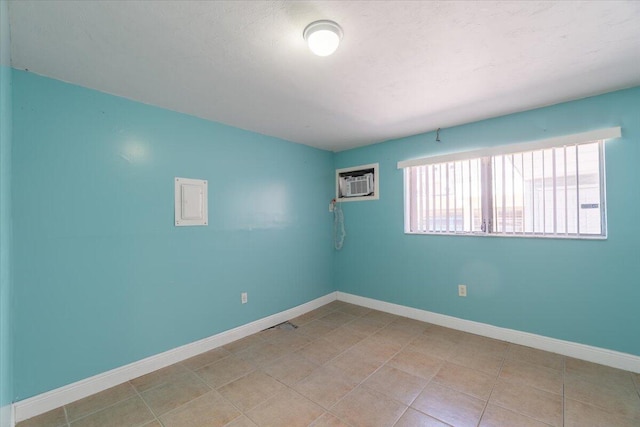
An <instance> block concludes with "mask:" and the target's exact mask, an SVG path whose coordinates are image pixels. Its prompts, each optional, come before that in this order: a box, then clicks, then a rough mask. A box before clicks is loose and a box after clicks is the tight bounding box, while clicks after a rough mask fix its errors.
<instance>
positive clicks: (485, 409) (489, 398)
mask: <svg viewBox="0 0 640 427" xmlns="http://www.w3.org/2000/svg"><path fill="white" fill-rule="evenodd" d="M506 360H507V359H506V358H504V359H502V363H501V364H500V369H499V370H498V375H496V376H495V378H494V379H493V385H492V386H491V391H490V392H489V396H488V397H487V401H486V402H485V403H484V408H482V412H481V413H480V418H478V423H477V424H476V425H477V426H480V423H481V422H482V418H483V417H484V414H485V412H486V411H487V407H488V406H489V402H491V397H492V396H493V392H494V391H495V389H496V385H497V384H498V381H499V379H500V375H501V374H502V368H504V364H505V361H506ZM505 409H506V408H505Z"/></svg>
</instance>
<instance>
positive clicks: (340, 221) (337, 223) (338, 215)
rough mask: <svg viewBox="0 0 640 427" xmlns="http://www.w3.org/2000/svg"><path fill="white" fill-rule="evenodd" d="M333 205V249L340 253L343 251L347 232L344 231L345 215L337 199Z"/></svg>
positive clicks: (333, 201)
mask: <svg viewBox="0 0 640 427" xmlns="http://www.w3.org/2000/svg"><path fill="white" fill-rule="evenodd" d="M331 203H332V204H333V247H334V248H336V250H338V251H339V250H340V249H342V245H343V244H344V238H345V236H346V235H347V232H346V231H345V230H344V214H343V213H342V208H341V207H340V203H338V202H336V200H335V199H333V200H332V201H331Z"/></svg>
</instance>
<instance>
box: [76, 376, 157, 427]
mask: <svg viewBox="0 0 640 427" xmlns="http://www.w3.org/2000/svg"><path fill="white" fill-rule="evenodd" d="M126 382H127V383H128V382H129V381H126ZM121 384H124V383H121ZM118 385H120V384H118ZM115 387H117V386H115ZM131 388H133V390H134V393H133V394H130V395H128V396H126V397H124V398H122V399H120V400H118V401H117V402H114V403H112V404H110V405H107V406H103V407H101V408H100V409H96V410H95V411H91V412H87V413H86V414H84V415H82V416H80V417H77V418H73V419H72V418H71V417H69V415H68V413H67V406H69V405H71V404H73V403H74V402H71V403H70V404H67V405H64V406H63V408H64V411H65V416H66V420H67V424H69V425H71V424H72V423H75V422H77V421H80V420H83V419H85V418H87V417H89V416H91V415H95V414H97V413H98V412H102V411H104V410H107V409H109V408H112V407H114V406H116V405H118V404H120V403H122V402H125V401H127V400H129V399H132V398H134V397H136V396H137V395H138V391H137V390H136V388H135V387H133V385H132V386H131ZM98 393H99V392H98ZM98 393H95V394H98ZM92 396H93V395H92ZM87 397H90V396H87ZM140 398H141V399H142V396H140ZM80 400H82V399H80ZM143 401H144V399H143ZM76 402H79V400H77V401H76ZM152 414H153V412H152ZM154 416H155V415H154Z"/></svg>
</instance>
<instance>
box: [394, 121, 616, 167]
mask: <svg viewBox="0 0 640 427" xmlns="http://www.w3.org/2000/svg"><path fill="white" fill-rule="evenodd" d="M621 136H622V129H621V128H620V126H616V127H611V128H605V129H596V130H592V131H588V132H582V133H574V134H572V135H563V136H556V137H553V138H547V139H541V140H538V141H530V142H520V143H515V144H507V145H498V146H495V147H486V148H481V149H479V150H473V151H461V152H456V153H450V154H443V155H440V156H429V157H422V158H420V159H411V160H403V161H400V162H398V169H404V168H408V167H411V166H422V165H433V164H437V163H445V162H455V161H457V160H467V159H476V158H478V157H485V156H499V155H503V154H511V153H522V152H527V151H535V150H541V149H544V148H551V147H561V146H563V145H574V144H582V143H585V142H593V141H600V140H609V139H614V138H620V137H621Z"/></svg>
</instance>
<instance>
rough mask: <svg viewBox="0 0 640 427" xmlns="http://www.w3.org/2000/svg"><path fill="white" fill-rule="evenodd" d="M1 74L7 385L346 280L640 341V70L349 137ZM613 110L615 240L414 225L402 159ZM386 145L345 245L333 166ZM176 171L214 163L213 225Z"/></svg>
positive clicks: (179, 336) (224, 322)
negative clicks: (354, 144)
mask: <svg viewBox="0 0 640 427" xmlns="http://www.w3.org/2000/svg"><path fill="white" fill-rule="evenodd" d="M1 76H2V80H1V81H0V82H1V83H2V86H1V88H2V89H3V90H2V111H1V114H2V116H1V120H2V132H1V134H0V136H2V139H1V142H2V152H1V153H2V158H1V159H2V168H1V170H0V172H1V174H0V178H1V184H2V218H1V219H2V222H1V224H0V225H1V226H2V227H1V231H2V247H1V248H2V254H3V258H2V260H3V261H2V262H3V264H2V282H1V285H2V287H1V288H0V290H2V292H3V293H2V295H1V296H2V307H1V308H2V316H1V317H0V320H2V322H3V323H2V330H1V332H2V335H1V339H2V351H1V352H0V356H1V357H2V359H1V360H2V361H3V365H2V367H3V368H2V369H3V370H2V374H3V375H9V377H10V371H11V367H12V366H13V368H14V369H13V370H14V379H13V384H15V386H13V385H12V383H11V380H10V378H9V380H8V381H5V380H4V378H5V377H4V376H3V381H2V386H0V392H1V393H2V396H3V397H2V398H3V400H2V402H3V404H5V403H8V402H10V399H11V396H16V397H17V399H18V400H21V399H25V398H28V397H30V396H33V395H36V394H38V393H42V392H45V391H48V390H51V389H54V388H56V387H60V386H63V385H66V384H69V383H72V382H74V381H78V380H81V379H84V378H87V377H89V376H92V375H95V374H98V373H101V372H104V371H107V370H109V369H112V368H116V367H119V366H122V365H125V364H127V363H130V362H133V361H136V360H140V359H142V358H144V357H147V356H150V355H154V354H157V353H160V352H162V351H165V350H168V349H171V348H174V347H176V346H179V345H182V344H186V343H190V342H193V341H195V340H198V339H201V338H204V337H208V336H210V335H213V334H215V333H218V332H221V331H224V330H227V329H230V328H233V327H235V326H239V325H242V324H246V323H248V322H250V321H252V320H255V319H258V318H261V317H264V316H267V315H270V314H273V313H275V312H279V311H282V310H285V309H287V308H290V307H293V306H295V305H298V304H301V303H304V302H307V301H309V300H311V299H314V298H316V297H319V296H322V295H326V294H327V293H329V292H331V291H333V290H335V289H339V290H341V291H344V292H349V293H352V294H356V295H362V296H366V297H370V298H376V299H380V300H384V301H389V302H393V303H397V304H403V305H406V306H410V307H417V308H421V309H425V310H429V311H433V312H438V313H443V314H447V315H451V316H456V317H460V318H464V319H470V320H475V321H479V322H484V323H488V324H492V325H497V326H502V327H507V328H512V329H517V330H521V331H527V332H533V333H536V334H541V335H545V336H549V337H555V338H560V339H565V340H569V341H575V342H579V343H584V344H590V345H595V346H598V347H603V348H609V349H613V350H618V351H622V352H627V353H631V354H635V355H640V341H639V340H638V339H637V334H638V330H637V327H636V325H638V324H640V311H639V310H637V301H638V300H640V286H638V284H639V283H640V282H639V279H638V277H640V250H639V249H640V244H639V243H638V242H640V222H639V221H638V220H637V217H638V212H640V168H638V167H637V161H638V159H640V88H634V89H629V90H625V91H619V92H614V93H610V94H606V95H602V96H598V97H593V98H588V99H584V100H580V101H575V102H570V103H565V104H560V105H555V106H551V107H547V108H543V109H539V110H534V111H529V112H525V113H519V114H513V115H509V116H504V117H500V118H496V119H492V120H486V121H482V122H477V123H471V124H467V125H463V126H458V127H455V128H451V129H445V130H444V131H443V132H442V133H441V139H442V141H443V142H442V143H441V144H436V143H434V142H433V141H434V139H435V135H434V134H432V133H431V134H426V135H418V136H414V137H409V138H403V139H398V140H394V141H389V142H385V143H382V144H376V145H373V146H368V147H364V148H359V149H354V150H350V151H345V152H341V153H338V154H332V153H329V152H326V151H322V150H316V149H313V148H309V147H306V146H302V145H298V144H293V143H290V142H286V141H282V140H279V139H277V138H271V137H267V136H264V135H259V134H255V133H252V132H248V131H243V130H240V129H237V128H232V127H229V126H224V125H221V124H217V123H214V122H210V121H206V120H202V119H198V118H194V117H191V116H187V115H183V114H179V113H175V112H171V111H167V110H164V109H160V108H156V107H152V106H148V105H143V104H140V103H137V102H133V101H129V100H126V99H123V98H119V97H115V96H111V95H107V94H104V93H100V92H97V91H93V90H89V89H85V88H81V87H78V86H74V85H70V84H65V83H62V82H59V81H56V80H52V79H49V78H45V77H39V76H36V75H33V74H30V73H26V72H22V71H16V70H13V72H11V71H10V70H9V69H8V68H3V69H2V75H1ZM11 87H12V88H13V92H11V91H8V90H7V89H8V88H11ZM12 97H13V99H12ZM7 123H8V125H7ZM608 126H622V129H623V137H622V138H621V139H618V140H616V141H613V142H610V143H608V144H607V147H606V157H607V193H608V194H607V196H608V217H609V223H608V224H609V227H608V230H609V238H608V239H607V240H606V241H578V240H547V239H520V238H500V237H493V238H482V237H447V236H416V235H405V234H404V233H403V193H402V192H403V188H402V171H400V170H397V169H396V163H397V162H398V161H400V160H407V159H411V158H416V157H422V156H427V155H434V154H444V153H449V152H456V151H464V150H471V149H475V148H480V147H486V146H491V145H500V144H508V143H512V142H523V141H529V140H536V139H541V138H547V137H552V136H559V135H565V134H570V133H576V132H584V131H587V130H592V129H597V128H602V127H608ZM374 162H379V163H380V173H381V183H380V192H381V196H380V200H378V201H368V202H357V203H356V202H354V203H344V204H343V210H344V213H345V218H346V227H347V238H346V242H345V246H344V248H343V250H342V251H340V252H334V251H333V248H332V241H331V228H332V217H331V215H330V214H329V213H328V212H327V203H328V201H329V200H330V199H331V198H332V197H333V192H334V187H333V185H334V181H333V180H334V169H335V168H340V167H348V166H355V165H359V164H366V163H374ZM175 176H182V177H187V178H200V179H207V180H208V181H209V187H210V188H209V223H210V224H209V226H208V227H182V228H176V227H174V226H173V178H174V177H175ZM9 181H11V184H9ZM9 185H11V187H9ZM11 192H13V194H11ZM11 203H12V206H10V204H11ZM11 212H13V223H12V222H11V217H10V213H11ZM11 232H13V243H12V241H11ZM12 245H13V246H12ZM11 250H13V252H11ZM9 267H11V270H9ZM9 271H10V274H9ZM459 283H465V284H467V285H468V292H469V296H468V297H467V298H459V297H457V284H459ZM243 291H246V292H248V293H249V303H248V304H246V305H241V304H240V295H239V294H240V292H243ZM11 292H13V293H14V296H13V299H14V304H13V305H11ZM12 308H13V312H12V313H11V312H10V311H9V310H11V309H12ZM11 322H13V325H11V324H10V323H11ZM12 329H13V331H14V332H15V335H14V338H13V340H14V342H13V344H12V343H11V340H12V334H11V331H12ZM12 345H13V346H14V352H13V354H14V355H15V357H14V362H13V365H12V364H11V363H12V362H11V360H10V359H9V358H10V357H11V351H10V348H11V346H12ZM7 348H9V350H7Z"/></svg>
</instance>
